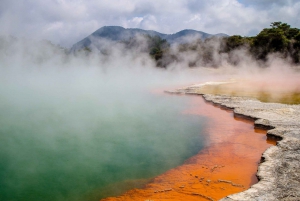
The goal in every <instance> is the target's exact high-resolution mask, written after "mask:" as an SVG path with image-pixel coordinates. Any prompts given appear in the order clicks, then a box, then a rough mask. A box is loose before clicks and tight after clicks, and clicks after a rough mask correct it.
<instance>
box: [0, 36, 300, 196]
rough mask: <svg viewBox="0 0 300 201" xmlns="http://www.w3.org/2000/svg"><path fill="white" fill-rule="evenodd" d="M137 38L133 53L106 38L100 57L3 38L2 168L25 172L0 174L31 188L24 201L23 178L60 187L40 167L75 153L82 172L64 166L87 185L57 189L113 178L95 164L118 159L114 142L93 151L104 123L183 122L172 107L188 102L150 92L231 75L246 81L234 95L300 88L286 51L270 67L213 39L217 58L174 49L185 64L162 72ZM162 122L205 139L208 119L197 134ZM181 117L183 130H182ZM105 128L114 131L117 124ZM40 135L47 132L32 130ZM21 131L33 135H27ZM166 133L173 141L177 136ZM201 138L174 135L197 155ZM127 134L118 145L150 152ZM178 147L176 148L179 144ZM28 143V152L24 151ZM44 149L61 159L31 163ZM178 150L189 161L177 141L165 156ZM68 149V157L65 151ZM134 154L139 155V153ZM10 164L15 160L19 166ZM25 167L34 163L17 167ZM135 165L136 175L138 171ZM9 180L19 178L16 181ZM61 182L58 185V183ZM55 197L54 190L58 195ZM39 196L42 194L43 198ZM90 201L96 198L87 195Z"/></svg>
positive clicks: (0, 55)
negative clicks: (285, 57) (227, 49)
mask: <svg viewBox="0 0 300 201" xmlns="http://www.w3.org/2000/svg"><path fill="white" fill-rule="evenodd" d="M191 41H193V39H191ZM138 42H139V44H140V45H139V48H136V49H134V48H132V49H130V51H129V50H128V49H127V48H126V45H124V44H122V43H113V44H112V43H111V42H109V41H105V42H104V43H105V44H106V46H105V48H104V50H105V51H102V52H100V53H99V52H97V51H95V52H91V53H89V52H86V51H81V52H77V53H76V55H73V54H69V53H68V51H67V50H65V49H63V48H60V47H58V46H55V45H53V44H51V43H49V42H45V41H40V42H36V41H31V40H25V39H17V38H13V37H2V38H0V94H1V99H0V109H1V111H2V113H1V118H0V127H1V130H0V131H1V133H0V135H1V136H2V137H3V138H4V140H3V141H2V144H1V147H3V148H2V151H1V154H0V156H1V158H2V159H3V160H2V163H3V164H7V163H9V164H10V165H9V167H8V168H9V169H13V170H16V172H18V173H17V174H18V175H8V176H1V178H2V179H1V181H2V182H3V183H2V185H5V186H14V185H15V186H16V189H18V190H20V189H23V191H21V190H20V192H17V193H16V197H15V200H18V199H20V198H21V197H24V194H22V193H24V192H25V191H26V192H30V191H29V189H26V187H25V186H26V185H27V184H26V182H24V180H21V182H19V183H17V181H18V178H20V177H24V178H32V177H31V176H32V174H34V173H36V172H38V173H39V174H41V175H43V178H41V179H42V180H47V181H50V182H51V181H52V176H53V175H48V174H47V173H45V174H42V173H43V172H40V171H43V169H39V167H42V166H46V165H47V166H48V165H49V163H48V162H46V159H47V157H50V156H51V157H54V156H55V157H57V158H60V160H59V161H56V162H53V164H52V165H53V166H51V165H50V166H51V167H50V168H52V169H51V171H50V172H55V171H57V170H58V169H59V167H63V166H62V164H64V162H65V161H64V159H66V160H67V159H68V157H69V156H68V153H73V154H74V155H76V157H78V158H77V159H76V161H79V162H78V163H75V164H73V165H75V166H74V167H73V166H72V167H70V166H67V167H64V168H65V169H64V170H65V171H66V172H68V171H71V170H72V171H73V170H74V169H75V170H76V171H78V174H79V176H78V177H76V178H77V182H78V181H80V184H76V185H75V184H74V185H75V186H74V185H73V184H66V183H59V184H57V183H56V184H55V185H58V188H64V187H66V186H67V187H71V188H74V189H76V188H77V187H78V186H77V185H81V186H85V185H86V188H87V189H88V188H89V185H91V184H90V183H93V179H94V178H88V180H89V181H87V180H86V179H83V178H81V177H80V174H81V173H82V172H83V171H85V170H86V169H89V171H91V172H95V174H97V172H98V171H103V172H104V173H106V172H105V171H104V170H98V169H95V167H90V166H89V164H92V163H94V162H95V161H94V159H93V157H95V156H98V155H99V158H102V159H103V160H107V161H109V157H110V155H109V154H110V153H111V152H113V151H114V149H115V147H114V146H112V145H107V146H104V147H101V150H103V153H94V152H93V151H91V150H93V148H96V147H97V144H93V143H91V142H90V141H89V140H91V139H92V140H93V139H94V138H95V131H97V129H103V128H101V127H99V124H101V122H102V123H103V122H114V121H115V119H116V117H118V118H117V119H118V120H119V121H116V122H115V124H116V126H121V125H123V124H130V125H131V126H130V128H132V129H133V128H134V127H139V126H140V125H139V124H134V123H132V122H130V120H135V121H138V122H139V121H142V120H143V121H142V122H141V124H143V125H147V124H148V122H150V124H151V126H152V127H150V128H149V126H148V127H146V128H147V129H148V130H150V132H152V131H153V132H154V131H155V130H152V129H155V128H154V127H155V122H156V120H155V119H153V118H154V117H155V116H152V115H153V113H160V114H167V113H171V114H172V116H176V113H174V114H173V113H172V112H174V110H173V109H175V111H178V110H179V111H180V110H183V109H184V107H183V106H182V105H183V104H184V101H177V102H176V101H175V102H173V101H171V99H159V100H160V101H159V102H157V99H156V98H153V97H151V96H148V95H145V94H144V92H147V93H148V92H151V91H152V92H153V93H155V92H157V91H160V92H161V91H163V90H165V89H174V88H177V87H182V86H188V85H192V84H196V83H201V82H205V81H220V80H229V79H235V80H242V81H244V83H245V84H243V85H242V84H239V85H238V86H234V87H232V88H230V89H228V90H229V91H231V92H234V91H235V90H239V91H248V90H250V91H251V92H252V93H261V90H262V89H263V90H264V91H267V92H268V93H270V94H275V96H276V94H279V92H280V93H282V91H284V92H291V93H294V92H299V90H300V89H299V86H300V79H299V73H298V71H299V70H298V69H299V67H298V66H293V65H291V64H290V63H289V62H288V61H284V60H282V59H280V58H278V56H277V55H270V56H269V60H268V63H267V64H266V66H265V67H264V68H262V67H261V66H262V65H261V64H260V63H259V62H257V61H255V60H254V59H253V58H251V57H250V56H249V54H248V53H247V51H246V50H245V49H240V50H238V51H235V52H232V53H230V55H229V54H219V48H220V46H221V44H220V41H219V40H211V41H210V42H209V43H208V45H207V46H205V48H208V49H209V51H210V53H211V54H210V60H209V61H210V62H207V61H203V60H202V59H201V58H203V57H199V55H201V54H202V52H201V51H202V50H203V46H201V45H199V46H197V47H195V48H196V50H197V51H184V52H182V51H181V50H180V48H179V46H172V47H171V48H170V52H169V54H170V55H176V57H177V58H178V59H177V60H176V61H175V62H172V63H171V64H170V65H169V66H168V68H167V69H161V68H157V67H156V63H155V62H154V60H153V59H152V58H150V56H149V54H148V53H146V52H144V51H143V48H144V45H145V44H146V42H145V41H143V38H139V39H138ZM102 43H103V41H102ZM229 58H231V60H232V59H233V60H234V61H235V65H232V63H230V62H229ZM191 63H193V66H194V67H193V68H189V66H190V64H191ZM203 65H205V67H203ZM141 103H143V104H141ZM100 108H106V109H105V118H103V117H100V116H99V114H101V113H102V112H104V111H103V110H102V109H100ZM124 111H126V114H129V117H128V116H122V114H123V112H124ZM135 111H144V114H147V115H149V118H148V117H147V116H146V117H145V116H143V115H137V114H136V113H135ZM145 111H146V113H145ZM130 115H131V116H130ZM136 115H137V116H136ZM162 116H163V117H162V118H163V119H166V120H167V122H168V123H167V124H166V125H165V126H168V125H169V127H168V128H169V129H173V130H172V131H174V133H177V132H178V133H179V135H181V134H182V133H185V134H186V133H189V132H190V133H192V134H195V133H196V134H197V133H198V132H199V129H200V128H199V127H201V126H204V125H201V124H200V123H199V122H200V120H199V119H198V118H196V117H193V118H194V119H196V120H197V121H195V120H194V122H192V123H191V124H188V125H189V126H190V125H193V128H191V129H190V130H189V128H188V127H187V126H186V124H185V122H182V121H183V120H182V121H181V120H180V121H177V122H176V118H175V119H173V118H169V117H166V116H164V115H162ZM133 117H134V118H133ZM193 118H192V119H193ZM177 120H178V119H177ZM198 120H199V122H198ZM174 121H175V122H176V123H175V124H173V122H174ZM189 121H191V119H189ZM202 122H204V121H202ZM14 129H17V130H18V131H14V132H15V133H18V134H15V133H14V132H12V130H14ZM105 129H106V130H108V131H109V129H110V128H105ZM147 129H146V130H147ZM24 131H25V132H24ZM131 131H132V130H130V129H129V130H128V131H127V133H131ZM34 132H37V133H38V134H37V135H36V134H33V133H34ZM57 132H58V133H59V134H58V133H57ZM124 132H125V130H124ZM148 132H149V131H148ZM20 133H21V135H20ZM70 133H72V134H70ZM108 133H109V132H108ZM166 133H167V131H166ZM8 135H11V136H8ZM22 135H24V136H25V137H21V136H22ZM167 136H168V137H169V135H167ZM195 136H198V135H191V136H189V137H190V138H191V139H193V141H195V142H196V144H189V143H190V142H186V143H185V141H184V139H186V138H187V137H182V136H179V137H178V138H175V136H174V138H175V139H179V142H180V144H181V143H182V144H185V145H186V144H188V146H190V147H191V146H192V147H194V148H195V149H194V151H197V146H198V145H197V143H198V142H199V143H200V142H201V141H204V139H198V138H197V137H195ZM122 137H123V136H122V135H119V136H118V137H117V138H112V142H111V144H119V145H120V144H122V140H125V141H126V140H127V141H128V143H131V144H132V146H139V149H140V150H143V147H144V146H141V145H140V143H141V141H135V139H134V138H131V139H127V138H126V139H124V138H122ZM193 137H194V138H195V139H194V138H193ZM170 138H173V137H170ZM145 139H146V141H147V140H148V141H150V142H155V140H154V137H153V138H151V136H150V135H148V136H146V137H145ZM31 140H33V141H34V142H32V141H31ZM166 140H169V139H166ZM100 141H101V139H100ZM66 142H67V143H69V144H70V143H71V144H72V145H73V146H71V147H64V144H65V143H66ZM32 143H33V144H34V148H32V150H31V149H30V147H29V150H30V151H26V150H28V147H27V146H28V145H32ZM173 143H174V146H175V144H176V143H175V142H173ZM5 145H9V146H5ZM150 145H151V146H153V147H152V149H153V150H155V149H157V150H158V152H159V151H161V152H163V151H162V150H160V148H159V147H158V146H156V145H155V144H150ZM151 146H150V147H151ZM186 146H187V145H186ZM20 147H22V148H24V147H27V148H26V149H25V148H24V150H20ZM45 149H48V150H50V152H51V153H52V155H50V156H45V157H46V158H45V160H44V159H42V160H41V161H35V162H34V163H32V162H30V163H28V162H26V161H27V159H28V160H29V159H30V160H29V161H34V160H32V159H34V158H35V157H36V155H38V153H39V152H43V151H44V150H45ZM175 149H176V151H177V150H182V152H183V153H184V154H183V155H188V154H187V153H186V150H185V149H186V148H185V147H184V145H179V144H178V146H177V147H175V148H174V149H171V150H169V151H170V152H168V154H169V155H164V154H163V153H161V154H162V155H161V156H160V157H161V160H162V161H163V160H166V159H167V158H168V157H169V156H170V155H172V154H174V150H175ZM57 150H60V152H57ZM116 151H118V150H116ZM143 151H144V152H146V151H151V149H150V148H148V149H146V148H145V149H144V150H143ZM105 152H107V155H106V154H104V153H105ZM61 153H64V154H62V155H61ZM155 153H156V152H155ZM131 154H133V155H134V154H135V153H131ZM136 157H138V156H136ZM158 157H159V155H158ZM12 159H15V160H16V161H14V160H12ZM48 159H49V158H48ZM73 159H74V158H73ZM11 161H14V162H15V165H14V163H13V162H11ZM50 161H51V159H50ZM119 162H120V163H122V162H124V163H125V162H126V161H122V160H121V161H119ZM119 162H115V163H113V165H112V166H111V167H109V168H112V167H116V166H118V165H120V163H119ZM177 162H178V163H180V162H182V161H177ZM56 163H57V164H56ZM170 163H171V162H170ZM16 164H17V165H16ZM18 164H25V165H24V166H22V167H18ZM172 165H174V164H172ZM175 165H177V164H175ZM77 166H78V167H77ZM168 167H169V166H168ZM56 168H58V169H56ZM81 168H82V169H81ZM109 168H108V169H109ZM154 168H155V167H154ZM128 169H130V166H129V167H128ZM5 171H7V170H5ZM5 171H4V172H5ZM24 173H25V176H24ZM104 173H103V175H100V176H102V177H101V178H104V179H106V180H110V179H112V178H109V176H107V175H105V174H104ZM68 176H70V177H72V175H64V176H62V177H63V178H65V177H68ZM151 176H153V175H149V177H151ZM8 177H10V178H9V179H8ZM120 177H121V176H120ZM96 179H99V178H96ZM26 181H27V182H29V181H28V180H26ZM10 182H11V183H10ZM12 182H13V183H12ZM30 182H31V183H33V184H37V183H38V181H35V180H34V179H33V180H30ZM53 183H55V182H54V181H53ZM49 186H51V185H49ZM95 191H96V190H95ZM49 192H51V193H50V194H53V195H56V199H57V200H70V199H72V200H80V199H81V198H78V195H77V194H76V195H73V196H74V197H72V195H68V196H66V195H64V194H63V193H62V192H60V191H58V190H57V188H53V189H50V190H49ZM49 192H47V193H48V194H49ZM9 193H12V192H9V191H6V192H4V194H3V195H2V196H4V197H3V198H8V197H9V196H10V195H9ZM47 193H46V194H47ZM93 193H94V192H92V193H90V194H89V195H88V197H89V199H90V200H97V199H98V198H99V197H97V196H99V195H98V194H97V193H95V194H93ZM33 194H36V195H37V193H35V192H33ZM91 194H92V195H91ZM53 195H48V196H49V197H51V196H53ZM26 196H27V197H29V198H30V196H31V195H30V194H26ZM26 196H25V197H26ZM0 198H1V195H0ZM44 200H45V199H44ZM84 200H88V199H87V197H85V198H84Z"/></svg>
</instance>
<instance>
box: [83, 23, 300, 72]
mask: <svg viewBox="0 0 300 201" xmlns="http://www.w3.org/2000/svg"><path fill="white" fill-rule="evenodd" d="M187 41H188V40H187ZM118 43H120V44H122V45H124V48H125V50H124V52H127V51H130V52H135V53H146V54H149V55H150V57H151V58H152V59H153V60H154V61H155V62H156V66H157V67H162V68H167V67H168V66H169V65H170V64H176V63H178V64H180V65H181V66H188V67H199V66H203V67H205V66H206V67H219V66H222V63H224V62H225V63H230V64H232V65H239V63H240V62H242V61H243V60H245V56H250V57H251V58H253V59H254V60H257V61H259V62H258V63H259V65H261V66H264V65H265V64H266V62H267V61H268V58H269V55H271V54H275V55H276V56H277V57H280V58H282V59H288V60H289V61H290V60H291V61H292V62H293V63H295V64H298V63H300V29H298V28H293V27H291V26H290V25H288V24H287V23H282V22H273V23H271V25H270V28H264V29H263V30H261V31H260V33H259V34H258V35H257V36H253V37H243V36H240V35H233V36H229V37H210V38H206V39H205V40H201V39H199V38H198V39H195V40H191V41H189V42H185V43H172V44H170V43H169V42H168V41H167V40H166V39H163V38H161V37H159V36H157V35H155V36H153V35H139V36H134V37H131V38H130V39H128V40H123V41H119V42H118ZM171 45H172V46H171ZM110 48H111V46H105V45H103V46H102V47H101V48H100V49H99V52H100V53H101V54H102V55H107V56H109V54H110ZM82 52H84V53H85V55H89V54H90V53H91V52H92V49H91V48H90V47H85V48H84V49H83V51H82Z"/></svg>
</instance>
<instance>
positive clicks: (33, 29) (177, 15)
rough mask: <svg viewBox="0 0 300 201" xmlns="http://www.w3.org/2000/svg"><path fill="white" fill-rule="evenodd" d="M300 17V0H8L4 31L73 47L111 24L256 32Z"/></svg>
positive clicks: (0, 13)
mask: <svg viewBox="0 0 300 201" xmlns="http://www.w3.org/2000/svg"><path fill="white" fill-rule="evenodd" d="M298 16H300V1H299V0H288V1H283V0H282V1H271V0H262V1H259V0H251V1H250V0H219V1H217V0H211V1H204V0H202V1H198V0H190V1H184V0H176V1H175V0H167V1H150V0H143V1H142V0H122V1H117V0H103V1H97V0H90V1H82V0H44V1H38V0H26V1H25V0H16V1H8V0H2V1H1V2H0V34H10V35H14V36H18V37H31V38H36V39H48V40H51V41H53V42H54V43H58V44H61V45H63V46H71V45H72V44H74V43H76V42H77V41H79V40H81V39H83V38H84V37H86V36H87V35H89V34H91V33H92V32H94V31H95V30H97V29H98V28H100V27H102V26H108V25H119V26H124V27H127V28H129V27H131V28H143V29H154V30H156V31H159V32H163V33H175V32H177V31H180V30H182V29H196V30H200V31H204V32H207V33H220V32H223V33H227V34H230V35H232V34H240V35H253V34H257V33H258V31H259V30H261V29H262V28H264V27H268V26H269V25H270V23H271V22H273V21H283V22H286V23H288V24H290V25H292V26H293V27H300V21H298V20H297V19H298Z"/></svg>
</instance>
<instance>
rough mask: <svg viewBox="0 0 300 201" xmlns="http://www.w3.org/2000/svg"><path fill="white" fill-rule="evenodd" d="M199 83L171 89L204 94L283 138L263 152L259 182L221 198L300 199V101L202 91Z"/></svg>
mask: <svg viewBox="0 0 300 201" xmlns="http://www.w3.org/2000/svg"><path fill="white" fill-rule="evenodd" d="M199 87H201V86H200V85H197V86H192V87H187V88H184V89H178V90H176V91H173V92H172V93H182V94H196V95H203V97H204V98H205V99H206V100H207V101H211V102H213V103H215V104H219V105H221V106H224V107H227V108H231V109H233V111H234V115H242V116H245V117H248V118H252V119H254V120H255V122H254V124H255V126H258V127H265V128H267V129H269V130H268V132H267V135H269V136H273V137H278V138H280V139H281V140H280V141H278V143H277V145H276V146H273V147H270V148H269V149H267V150H266V151H265V152H264V153H263V155H262V159H261V163H260V165H259V167H258V172H257V177H258V178H259V182H258V183H257V184H254V185H253V186H251V187H250V188H249V189H248V190H246V191H244V192H241V193H237V194H233V195H229V196H227V197H225V198H223V199H221V201H243V200H247V201H254V200H255V201H256V200H257V201H258V200H259V201H272V200H280V201H300V105H286V104H280V103H263V102H260V101H258V100H257V99H254V98H248V97H233V96H227V95H209V94H201V92H199V90H198V89H199Z"/></svg>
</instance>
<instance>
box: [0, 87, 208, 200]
mask: <svg viewBox="0 0 300 201" xmlns="http://www.w3.org/2000/svg"><path fill="white" fill-rule="evenodd" d="M96 86H97V85H96ZM55 87H56V86H53V87H52V88H51V85H50V86H49V87H46V88H45V86H44V87H43V88H38V87H37V86H34V85H29V84H28V85H26V84H25V85H6V86H4V85H2V87H0V94H2V95H1V97H2V98H1V104H0V110H1V114H0V157H1V160H0V163H1V164H0V200H5V201H25V200H26V201H27V200H28V201H34V200H43V201H47V200H51V201H53V200H59V201H60V200H85V201H86V200H99V199H100V198H103V197H106V196H110V195H116V194H118V193H121V192H123V191H124V190H126V188H124V189H123V187H124V186H125V187H130V186H133V187H136V186H140V185H143V184H144V183H145V182H147V181H148V180H143V179H144V178H152V177H154V176H156V175H158V174H160V173H162V172H164V171H166V170H168V169H170V168H172V167H175V166H177V165H179V164H181V163H183V161H184V160H186V159H187V158H189V157H190V156H192V155H194V154H196V153H197V152H198V151H199V150H200V149H201V148H202V147H203V144H204V138H203V136H202V135H200V133H201V129H202V128H203V124H204V120H205V119H204V118H203V117H202V116H195V115H183V114H182V111H183V110H184V109H185V108H186V107H188V104H187V103H188V98H189V97H183V96H182V97H177V98H174V97H170V96H161V95H153V94H149V93H144V92H141V91H139V90H137V91H131V93H130V97H129V96H128V95H127V96H124V94H125V92H124V93H120V94H119V95H118V92H116V93H112V92H110V91H103V90H102V88H101V87H99V86H98V87H95V86H94V87H92V88H88V87H86V88H83V89H76V88H70V89H66V88H65V89H64V90H56V88H55ZM130 181H132V182H130ZM116 187H117V188H116Z"/></svg>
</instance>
